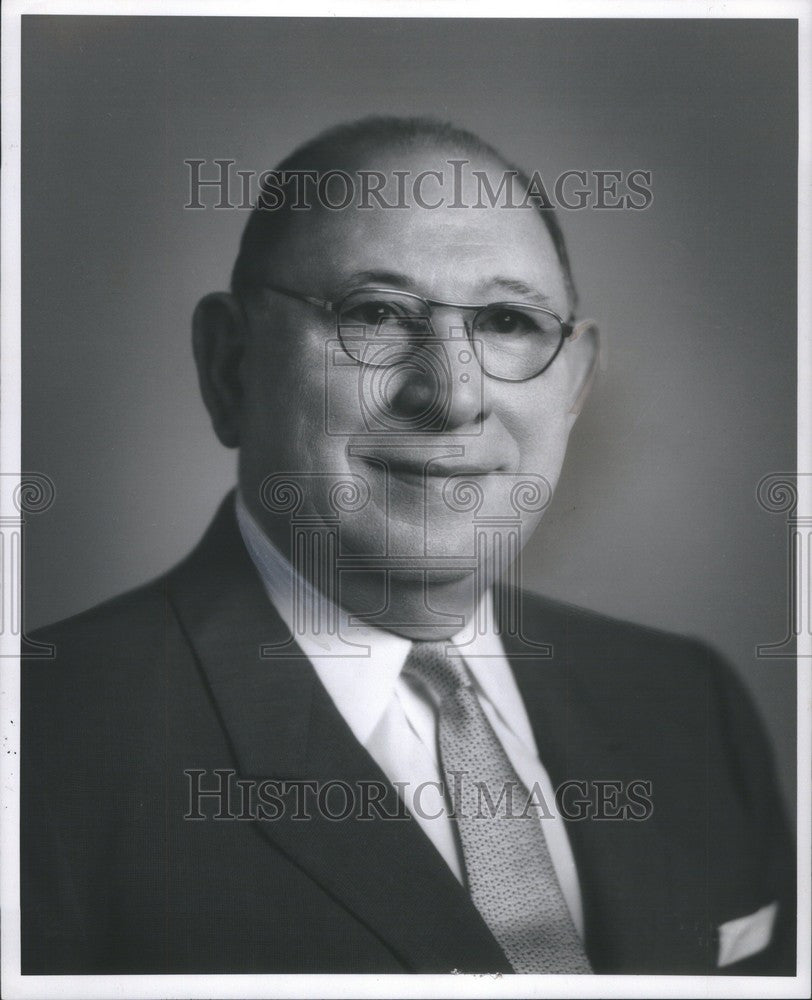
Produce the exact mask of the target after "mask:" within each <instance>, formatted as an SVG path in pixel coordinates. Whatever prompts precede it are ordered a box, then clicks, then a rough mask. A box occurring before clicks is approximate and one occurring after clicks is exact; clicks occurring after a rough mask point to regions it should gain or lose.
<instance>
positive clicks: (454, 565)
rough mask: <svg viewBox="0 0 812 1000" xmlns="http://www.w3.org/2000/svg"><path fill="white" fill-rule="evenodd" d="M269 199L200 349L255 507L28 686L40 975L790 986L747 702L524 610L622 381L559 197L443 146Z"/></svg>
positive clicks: (680, 658)
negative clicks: (391, 185)
mask: <svg viewBox="0 0 812 1000" xmlns="http://www.w3.org/2000/svg"><path fill="white" fill-rule="evenodd" d="M328 174H330V175H331V176H332V177H333V178H337V177H338V178H340V179H343V180H344V181H345V182H346V178H348V177H352V178H355V177H358V178H362V179H363V182H364V184H366V185H367V187H366V195H367V197H365V198H364V199H363V202H362V203H361V204H356V203H355V202H352V203H351V204H350V203H347V204H344V201H342V206H341V207H340V208H338V207H336V204H335V198H334V197H333V196H332V195H330V194H329V191H330V188H329V185H328V184H327V183H322V180H324V179H325V178H327V175H328ZM305 176H309V177H311V178H312V179H313V181H314V187H313V190H315V191H316V193H317V195H318V197H316V198H315V199H313V200H312V201H311V202H310V203H309V204H308V205H306V206H302V205H301V204H298V205H297V203H296V198H298V197H299V196H300V195H301V191H297V192H295V193H294V192H293V190H292V187H291V184H290V178H291V177H295V178H297V183H298V182H299V181H301V179H302V177H305ZM506 177H509V178H510V179H513V180H515V179H517V178H518V179H519V180H520V181H524V182H525V185H526V186H525V195H526V196H525V204H524V205H522V206H521V207H520V208H506V207H505V204H504V203H503V202H502V201H501V200H500V198H499V197H498V194H499V192H500V185H502V184H503V183H504V181H505V178H506ZM370 178H373V179H374V180H375V184H376V187H377V189H378V190H380V189H381V187H382V186H383V181H386V180H387V179H392V178H394V179H395V180H396V181H398V182H399V183H401V187H400V188H399V191H400V193H401V194H403V192H404V190H407V189H406V187H405V186H404V185H403V183H402V182H403V181H404V179H407V178H408V179H410V180H411V181H414V179H420V181H419V183H412V185H411V187H410V188H408V191H410V193H411V197H404V199H403V203H401V200H400V198H399V199H398V201H397V204H395V205H392V204H391V203H390V202H387V201H386V199H384V198H383V197H376V198H371V197H369V193H370ZM427 178H428V179H430V180H431V181H432V182H433V183H434V184H435V187H433V188H430V187H429V185H427V184H424V183H423V181H425V180H426V179H427ZM327 179H328V180H329V178H327ZM273 180H274V185H275V186H274V197H273V199H270V198H266V197H265V196H263V199H262V200H261V204H260V205H258V207H257V208H256V209H255V211H254V212H253V214H252V216H251V218H250V219H249V222H248V225H247V227H246V231H245V234H244V236H243V241H242V245H241V248H240V254H239V257H238V260H237V263H236V266H235V268H234V274H233V280H232V290H231V293H230V294H225V293H217V294H213V295H209V296H207V297H206V298H205V299H204V300H203V301H202V302H201V303H200V305H199V306H198V309H197V311H196V314H195V319H194V351H195V358H196V361H197V367H198V372H199V378H200V385H201V390H202V394H203V398H204V400H205V402H206V406H207V408H208V410H209V413H210V414H211V418H212V422H213V425H214V429H215V431H216V433H217V436H218V437H219V439H220V441H221V442H222V443H223V444H224V445H226V446H227V447H232V448H239V484H238V489H237V491H236V493H235V494H234V495H232V496H230V497H228V498H227V499H226V500H225V501H224V503H223V505H222V507H221V509H220V511H219V513H218V514H217V516H216V518H215V520H214V522H213V524H212V526H211V527H210V529H209V531H208V533H207V534H206V536H205V537H204V538H203V540H202V541H201V543H200V545H199V546H198V548H197V549H196V550H195V551H194V552H193V553H192V554H191V555H190V556H189V557H188V559H187V560H186V561H185V562H183V563H182V564H181V565H180V566H178V567H176V568H175V569H174V570H172V571H171V572H170V573H168V574H167V575H166V576H165V577H163V578H161V579H160V580H158V581H156V582H154V583H152V584H149V585H148V586H146V587H144V588H142V589H140V590H138V591H136V592H135V593H132V594H128V595H125V596H123V597H120V598H118V599H116V600H114V601H112V602H109V603H107V604H105V605H103V606H102V607H100V608H97V609H93V610H91V611H89V612H86V613H85V614H83V615H79V616H78V617H77V618H75V619H72V620H70V621H68V622H65V623H62V624H60V625H57V626H54V627H53V628H52V629H49V630H46V633H45V635H44V637H43V638H45V639H47V641H50V642H53V643H54V644H55V646H56V658H55V660H54V662H53V663H52V664H50V665H48V666H45V667H43V666H42V665H41V664H32V665H31V666H29V667H27V668H26V670H25V672H24V685H23V712H24V719H23V724H24V760H23V884H22V892H23V895H22V899H23V968H24V971H27V972H32V973H33V972H120V973H128V972H155V973H157V972H377V973H380V972H403V971H414V972H451V971H461V972H502V973H509V972H524V973H550V972H554V973H583V974H588V973H592V972H594V973H610V972H611V973H620V972H634V973H641V972H662V973H716V972H722V973H737V974H747V973H777V972H784V973H788V972H790V971H792V970H793V968H794V951H793V949H794V941H793V930H792V920H793V916H794V903H793V849H792V845H791V841H790V839H789V837H788V834H787V832H786V828H785V824H784V821H783V818H782V811H781V804H780V798H779V794H778V790H777V785H776V782H775V779H774V776H773V772H772V768H771V764H770V754H769V750H768V747H767V744H766V741H765V738H764V736H763V734H762V732H761V728H760V725H759V723H758V720H757V718H756V716H755V714H754V712H753V710H752V708H751V707H750V704H749V701H748V700H747V698H746V697H745V695H744V693H743V691H742V689H741V687H740V685H739V683H738V682H737V681H736V680H735V679H734V676H733V675H732V674H731V673H730V672H729V671H728V669H727V668H726V667H725V666H724V665H723V664H721V663H719V662H718V660H717V658H716V657H715V656H714V655H713V654H712V653H711V652H710V651H709V650H708V649H706V648H705V647H703V646H701V645H700V644H698V643H696V642H693V641H689V640H686V639H681V638H678V637H674V636H668V635H665V634H661V633H657V632H654V631H652V630H648V629H641V628H638V627H635V626H632V625H628V624H625V623H622V622H617V621H610V620H607V619H605V618H602V617H599V616H596V615H594V614H591V613H589V612H586V611H582V610H578V609H575V608H572V607H569V606H562V605H559V604H555V603H552V602H549V601H542V600H541V599H539V598H536V597H533V596H531V595H528V594H526V593H524V592H522V591H521V589H520V582H521V580H520V576H521V573H520V568H521V562H520V560H521V554H520V553H521V547H522V545H523V544H524V542H525V541H526V540H527V538H528V537H529V535H530V533H531V532H532V531H533V529H534V528H535V526H536V524H537V522H538V520H539V518H540V517H541V514H542V512H543V509H544V507H545V506H546V503H547V501H548V500H549V498H550V495H551V492H552V490H553V489H554V488H555V484H556V482H557V479H558V476H559V473H560V470H561V466H562V463H563V459H564V454H565V450H566V443H567V438H568V434H569V432H570V430H571V428H572V426H573V423H574V421H575V419H576V416H577V413H578V410H579V408H580V406H581V403H582V401H583V398H584V396H585V394H586V392H587V390H588V387H589V384H590V381H591V378H592V375H593V373H594V369H595V365H596V358H597V352H598V342H597V330H596V327H595V325H594V324H593V323H591V322H590V321H587V320H583V319H579V318H578V317H577V315H576V307H577V303H576V298H575V292H574V286H573V281H572V276H571V274H570V268H569V263H568V260H567V255H566V251H565V248H564V244H563V240H562V238H561V234H560V232H559V230H558V227H557V225H556V223H555V220H554V218H553V217H552V215H551V214H550V212H549V211H547V210H546V208H545V207H544V206H543V204H542V205H540V204H539V202H540V201H543V199H535V200H534V198H533V197H529V196H527V191H528V190H529V189H530V187H532V186H530V187H528V186H527V178H526V177H524V175H522V174H521V173H520V172H517V171H515V170H513V168H511V167H510V165H509V164H508V163H506V161H505V160H504V158H503V157H502V156H501V155H500V154H499V153H497V152H496V151H495V150H494V149H492V148H491V147H489V146H487V145H486V144H485V143H483V142H482V141H481V140H479V139H478V138H477V137H475V136H474V135H472V134H470V133H467V132H464V131H461V130H458V129H455V128H452V127H450V126H446V125H441V124H438V123H435V122H432V121H424V120H412V119H410V120H399V119H371V120H365V121H362V122H359V123H355V124H352V125H348V126H341V127H339V128H337V129H334V130H332V131H331V132H328V133H326V134H324V135H322V136H319V137H317V138H316V139H315V140H313V141H312V142H310V143H308V144H307V145H305V146H304V147H302V148H301V149H299V150H297V151H296V153H294V154H293V155H292V156H291V157H290V158H289V159H288V160H287V161H285V162H284V163H283V164H281V165H280V167H279V171H278V174H277V175H276V176H275V177H274V178H273ZM277 182H278V183H277ZM270 191H271V188H270V186H269V187H268V188H267V189H266V195H267V194H269V192H270ZM438 191H445V192H453V193H452V194H451V196H449V197H443V198H439V197H435V196H436V195H437V193H438ZM429 192H431V196H430V194H429ZM483 193H484V195H486V196H485V197H483ZM294 194H295V197H294ZM331 198H332V200H331ZM345 200H346V199H345ZM522 209H524V210H522Z"/></svg>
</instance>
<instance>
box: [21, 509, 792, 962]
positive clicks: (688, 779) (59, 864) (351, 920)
mask: <svg viewBox="0 0 812 1000" xmlns="http://www.w3.org/2000/svg"><path fill="white" fill-rule="evenodd" d="M522 617H523V638H518V637H516V636H513V637H510V636H509V637H507V638H506V639H505V644H506V650H507V653H508V657H509V659H510V662H511V666H512V669H513V671H514V673H515V676H516V680H517V682H518V685H519V688H520V690H521V693H522V696H523V698H524V701H525V704H526V706H527V710H528V714H529V717H530V719H531V722H532V725H533V727H534V732H535V738H536V741H537V744H538V747H539V752H540V756H541V759H542V760H543V762H544V764H545V766H546V768H547V770H548V772H549V773H550V776H551V778H552V781H553V784H554V785H559V784H560V783H562V782H563V781H565V780H567V779H574V780H587V781H595V780H599V779H607V780H619V781H624V782H628V781H630V780H632V779H642V780H648V781H651V783H652V801H653V806H654V809H653V814H652V815H651V817H650V818H649V819H647V820H644V821H637V822H636V821H633V820H629V821H625V822H618V821H608V820H597V819H592V820H588V819H587V820H582V821H580V822H571V823H569V824H568V832H569V836H570V841H571V844H572V849H573V853H574V856H575V859H576V864H577V867H578V873H579V876H580V883H581V890H582V894H583V902H584V912H585V923H586V947H587V951H588V953H589V957H590V959H591V961H592V963H593V967H594V968H595V971H596V972H605V973H610V972H611V973H624V972H631V973H643V972H649V973H711V972H714V971H716V956H717V949H718V941H717V928H718V926H719V925H720V924H722V923H723V922H726V921H729V920H733V919H735V918H738V917H742V916H744V915H747V914H751V913H753V912H754V911H756V910H758V909H760V908H761V907H763V906H765V905H768V904H769V903H771V902H772V901H774V900H779V901H780V910H779V921H778V926H777V928H776V932H775V934H774V935H773V943H772V944H771V945H770V946H769V947H768V948H767V949H765V950H763V951H761V952H760V953H759V954H757V955H755V956H753V957H751V958H749V959H747V960H745V961H743V962H738V963H736V964H734V965H731V966H728V967H727V968H724V969H723V970H721V971H723V972H730V973H738V974H748V973H758V972H776V971H779V972H785V973H787V972H793V971H794V931H793V927H792V919H793V917H794V900H793V884H794V874H793V873H794V848H793V846H792V844H791V841H790V838H789V836H788V834H787V830H786V827H785V824H784V819H783V815H782V809H781V804H780V799H779V793H778V787H777V784H776V780H775V777H774V774H773V770H772V766H771V762H770V752H769V749H768V746H767V743H766V741H765V738H764V735H763V733H762V730H761V727H760V725H759V722H758V720H757V718H756V716H755V714H754V712H753V710H752V708H751V706H750V703H749V701H748V699H747V698H746V697H745V694H744V691H743V690H742V687H741V685H740V684H739V682H738V681H737V680H736V679H735V678H734V676H733V674H732V673H731V672H730V671H729V670H728V669H727V668H726V667H725V666H724V665H723V664H722V663H720V662H719V660H718V659H717V658H716V657H715V656H714V655H713V654H712V653H711V652H710V651H709V650H708V649H707V648H705V647H704V646H702V645H700V644H699V643H696V642H694V641H691V640H688V639H684V638H677V637H674V636H670V635H666V634H664V633H661V632H657V631H653V630H649V629H644V628H640V627H637V626H633V625H629V624H625V623H622V622H617V621H612V620H609V619H607V618H604V617H601V616H598V615H595V614H591V613H589V612H586V611H583V610H579V609H576V608H573V607H569V606H564V605H561V604H555V603H551V602H548V601H544V600H541V599H539V598H536V597H530V596H526V597H524V599H523V614H522ZM285 636H286V630H285V628H284V626H283V625H282V623H281V621H280V619H279V618H278V616H277V615H276V613H275V611H274V610H273V608H272V607H271V605H270V603H269V601H268V599H267V597H266V594H265V592H264V590H263V587H262V585H261V582H260V580H259V577H258V575H257V573H256V571H255V569H254V567H253V564H252V563H251V561H250V559H249V557H248V555H247V553H246V551H245V548H244V546H243V543H242V540H241V538H240V536H239V533H238V529H237V526H236V522H235V518H234V512H233V500H232V498H229V499H228V500H227V501H226V502H225V503H224V504H223V506H222V508H221V510H220V512H219V513H218V515H217V517H216V519H215V521H214V523H213V525H212V527H211V528H210V529H209V531H208V533H207V534H206V536H205V537H204V539H203V541H202V542H201V543H200V545H199V546H198V548H197V549H196V550H195V551H194V552H193V553H192V554H191V555H190V556H189V557H188V559H186V560H185V561H184V562H183V563H181V564H180V566H178V567H177V568H175V569H174V570H173V571H172V572H170V573H169V574H168V575H166V576H165V577H163V578H161V579H159V580H157V581H156V582H154V583H151V584H149V585H148V586H145V587H143V588H141V589H139V590H137V591H135V592H133V593H130V594H127V595H124V596H123V597H120V598H117V599H115V600H113V601H110V602H109V603H106V604H104V605H102V606H100V607H98V608H95V609H93V610H91V611H88V612H85V613H84V614H81V615H79V616H77V617H75V618H72V619H70V620H68V621H66V622H63V623H61V624H59V625H56V626H53V627H52V628H50V629H48V630H45V632H44V634H42V635H40V636H38V638H39V639H40V640H44V641H48V642H52V643H54V644H55V645H56V655H55V658H54V659H53V660H51V661H42V660H31V661H28V662H26V663H24V667H23V685H22V715H23V717H22V724H23V730H22V742H23V756H22V782H23V792H22V820H21V822H22V834H21V838H22V839H21V846H22V966H23V972H24V973H114V972H115V973H182V972H189V973H193V972H197V973H204V972H210V973H215V972H223V973H224V972H334V973H336V972H359V973H371V972H376V973H385V972H393V973H396V972H403V971H414V972H448V971H451V970H453V969H458V970H461V971H464V972H471V971H479V972H481V971H503V972H509V971H510V967H509V965H508V963H507V961H506V959H505V957H504V955H503V953H502V951H501V949H500V948H499V946H498V944H497V943H496V941H495V939H494V938H493V936H492V935H491V933H490V932H489V930H488V928H487V927H486V925H485V924H484V922H483V920H482V918H481V917H480V916H479V913H478V912H477V910H476V909H475V908H474V906H473V905H472V903H471V901H470V898H469V896H468V895H467V893H466V891H465V890H464V889H463V888H462V886H460V884H459V883H458V882H457V881H456V879H455V878H454V876H453V875H452V874H451V872H450V870H449V869H448V867H447V866H446V865H445V863H444V862H443V861H442V859H441V858H440V856H439V854H438V853H437V852H436V851H435V849H434V847H433V846H432V844H431V843H430V842H429V840H428V839H427V838H426V837H425V835H424V834H423V833H422V831H421V830H420V828H419V826H418V825H417V824H416V822H414V821H413V820H411V819H406V820H403V819H401V820H386V819H383V818H380V817H375V818H372V819H370V820H366V821H360V820H352V819H351V820H347V821H343V822H342V821H335V820H330V819H329V818H325V817H319V816H318V814H317V812H316V811H314V812H313V813H311V815H312V818H311V819H310V820H309V821H301V820H298V821H297V820H295V819H294V818H293V817H292V816H291V814H290V811H287V812H286V813H285V814H283V815H282V816H281V817H280V818H278V819H276V820H273V821H271V820H261V819H219V820H218V819H213V818H209V819H204V820H197V821H195V820H190V819H184V815H185V814H186V813H187V812H188V811H189V787H190V779H189V777H188V776H187V775H186V774H185V773H184V772H185V771H187V770H188V769H196V770H203V771H205V772H206V776H205V777H204V778H203V779H202V781H203V784H204V785H206V786H207V787H211V786H212V784H213V780H214V775H213V772H214V770H215V769H231V770H233V771H235V772H237V777H239V778H242V779H250V778H254V777H257V778H277V779H288V780H294V779H307V780H314V781H321V782H325V781H329V780H332V779H342V780H344V781H346V782H349V783H351V784H352V783H359V784H360V783H362V782H364V781H379V782H383V783H384V784H386V786H387V787H388V788H389V786H388V784H387V783H386V779H385V777H384V775H383V774H382V772H381V771H380V769H379V768H378V767H377V765H376V764H375V763H374V761H373V760H372V759H371V757H370V756H369V755H368V754H367V752H366V751H365V750H364V749H363V748H362V747H361V746H360V745H359V744H358V743H357V741H356V740H355V738H354V737H353V735H352V733H351V732H350V730H349V728H348V727H347V725H346V723H345V722H344V720H343V719H342V717H341V716H340V714H339V713H338V712H337V710H336V709H335V707H334V706H333V704H332V701H331V700H330V698H329V697H328V695H327V694H326V692H325V690H324V689H323V687H322V686H321V684H320V682H319V681H318V678H317V677H316V674H315V672H314V671H313V669H312V667H311V665H310V664H309V662H308V661H307V660H306V659H303V658H301V656H299V657H297V656H294V655H291V656H289V657H283V658H275V659H272V660H268V659H262V658H260V656H259V650H260V647H261V646H262V645H263V644H267V643H274V642H279V641H282V639H283V638H284V637H285ZM534 643H548V644H550V645H551V646H552V651H553V655H552V657H551V658H543V657H542V658H539V657H538V655H537V647H536V646H534ZM294 652H296V650H295V649H293V648H291V653H294ZM394 796H395V792H394V790H392V789H391V788H390V789H389V792H388V798H387V799H386V800H385V804H388V805H386V808H387V811H388V812H389V813H394V812H396V809H395V808H391V807H392V806H393V804H395V799H394ZM210 805H211V808H210V809H209V810H208V811H209V814H212V813H213V812H214V811H216V804H213V803H211V804H210ZM331 808H335V807H331ZM239 811H240V810H239V806H238V805H233V806H232V808H231V812H232V813H238V812H239ZM373 816H374V813H373Z"/></svg>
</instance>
